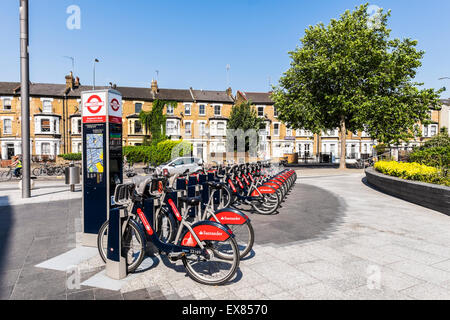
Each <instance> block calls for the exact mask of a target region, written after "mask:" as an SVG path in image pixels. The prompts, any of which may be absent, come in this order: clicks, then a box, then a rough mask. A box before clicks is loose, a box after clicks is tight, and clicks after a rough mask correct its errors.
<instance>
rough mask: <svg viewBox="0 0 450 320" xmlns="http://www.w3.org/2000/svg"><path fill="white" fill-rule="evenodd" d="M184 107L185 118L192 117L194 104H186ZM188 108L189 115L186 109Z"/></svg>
mask: <svg viewBox="0 0 450 320" xmlns="http://www.w3.org/2000/svg"><path fill="white" fill-rule="evenodd" d="M183 106H184V115H185V116H190V115H192V103H184V104H183ZM188 106H189V113H188V112H187V111H186V107H188Z"/></svg>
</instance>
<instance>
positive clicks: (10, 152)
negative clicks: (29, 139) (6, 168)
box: [6, 143, 14, 160]
mask: <svg viewBox="0 0 450 320" xmlns="http://www.w3.org/2000/svg"><path fill="white" fill-rule="evenodd" d="M6 149H7V150H8V160H11V159H12V157H14V144H12V143H8V144H7V145H6Z"/></svg>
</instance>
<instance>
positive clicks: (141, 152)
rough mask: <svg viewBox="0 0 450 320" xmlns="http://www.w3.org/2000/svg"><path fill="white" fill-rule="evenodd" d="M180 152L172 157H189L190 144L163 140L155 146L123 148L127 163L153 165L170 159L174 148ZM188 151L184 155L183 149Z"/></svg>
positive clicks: (190, 151)
mask: <svg viewBox="0 0 450 320" xmlns="http://www.w3.org/2000/svg"><path fill="white" fill-rule="evenodd" d="M175 147H177V149H179V150H180V152H178V153H177V154H175V155H173V157H181V156H184V155H190V154H191V153H192V144H191V143H189V142H185V141H182V140H178V141H173V140H165V141H162V142H160V143H158V144H157V145H156V146H128V147H124V148H123V155H124V156H126V157H127V161H128V162H129V163H132V164H133V163H137V162H144V163H154V164H156V165H159V164H161V163H164V162H167V161H169V160H170V159H171V158H172V151H173V150H174V148H175ZM185 148H186V150H189V151H188V153H187V154H185V152H184V149H185ZM175 151H176V150H175Z"/></svg>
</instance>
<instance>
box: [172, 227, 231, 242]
mask: <svg viewBox="0 0 450 320" xmlns="http://www.w3.org/2000/svg"><path fill="white" fill-rule="evenodd" d="M192 229H193V230H194V232H195V234H196V235H197V237H198V238H199V239H200V240H201V241H204V240H210V241H225V240H227V239H229V238H230V237H231V236H232V235H233V233H232V232H231V230H229V229H228V228H226V227H225V226H223V225H221V224H220V223H217V222H213V221H201V222H199V223H196V224H194V225H193V226H192ZM181 245H182V246H185V247H196V246H197V241H196V240H195V238H194V236H193V235H192V233H191V232H190V231H188V232H187V233H186V234H185V235H184V236H183V237H182V240H181Z"/></svg>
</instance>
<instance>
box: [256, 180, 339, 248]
mask: <svg viewBox="0 0 450 320" xmlns="http://www.w3.org/2000/svg"><path fill="white" fill-rule="evenodd" d="M346 207H347V206H346V203H345V200H344V199H343V198H341V197H339V196H338V195H336V194H334V193H332V192H330V191H327V190H325V189H322V188H319V187H316V186H313V185H308V184H306V183H303V182H302V183H297V184H296V185H295V186H294V187H293V188H292V190H291V191H290V193H289V195H288V196H287V197H286V198H285V201H284V202H283V206H282V208H280V209H279V212H278V214H276V215H267V216H263V215H258V214H253V215H252V216H251V219H252V225H253V228H254V230H255V243H256V244H259V245H264V244H274V245H284V244H288V243H292V242H297V241H306V240H312V239H316V238H326V237H327V236H328V235H329V234H331V233H332V232H333V231H334V230H335V229H336V228H337V226H339V225H340V224H341V223H342V218H343V217H344V216H345V212H346Z"/></svg>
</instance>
